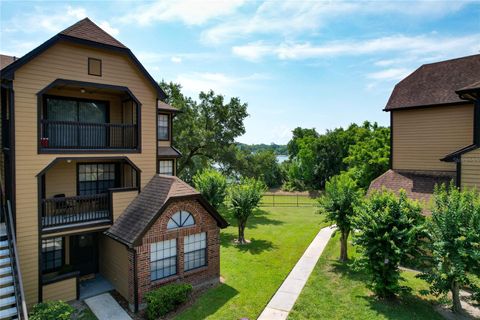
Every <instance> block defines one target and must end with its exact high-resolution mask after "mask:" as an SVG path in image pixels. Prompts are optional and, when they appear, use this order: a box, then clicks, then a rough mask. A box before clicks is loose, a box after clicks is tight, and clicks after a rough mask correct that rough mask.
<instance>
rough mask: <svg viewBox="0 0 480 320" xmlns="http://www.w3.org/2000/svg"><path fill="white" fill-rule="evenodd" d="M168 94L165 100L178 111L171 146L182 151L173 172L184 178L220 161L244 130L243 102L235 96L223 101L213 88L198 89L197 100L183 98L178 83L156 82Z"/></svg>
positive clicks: (188, 179)
mask: <svg viewBox="0 0 480 320" xmlns="http://www.w3.org/2000/svg"><path fill="white" fill-rule="evenodd" d="M160 85H161V87H162V88H163V89H164V90H165V92H166V93H167V95H168V99H167V101H166V102H167V103H169V104H171V105H172V106H174V107H176V108H178V109H179V110H181V111H182V113H180V114H179V115H177V116H176V117H175V119H174V127H173V131H174V137H175V142H174V144H175V146H176V147H177V148H178V149H179V150H180V151H181V152H182V154H183V157H182V158H180V159H179V164H178V170H177V173H178V175H179V176H181V177H182V178H184V179H185V180H187V181H191V178H192V177H193V175H194V174H195V173H196V171H198V170H201V169H204V168H205V167H207V166H208V165H209V164H212V163H214V162H221V159H220V156H221V155H223V154H224V152H223V150H225V149H226V148H228V147H230V146H231V145H232V144H234V140H235V138H237V137H239V136H241V135H242V134H244V133H245V126H244V124H243V120H244V119H245V118H246V117H247V116H248V113H247V104H246V103H242V102H241V101H240V99H239V98H231V99H230V101H228V102H225V99H224V97H223V96H222V95H218V94H215V93H214V92H213V91H211V90H210V91H209V92H206V93H205V92H200V94H199V99H198V100H199V101H198V102H196V101H194V100H192V99H191V98H188V97H185V96H184V95H183V94H182V92H181V86H180V85H179V84H175V83H165V82H162V83H160Z"/></svg>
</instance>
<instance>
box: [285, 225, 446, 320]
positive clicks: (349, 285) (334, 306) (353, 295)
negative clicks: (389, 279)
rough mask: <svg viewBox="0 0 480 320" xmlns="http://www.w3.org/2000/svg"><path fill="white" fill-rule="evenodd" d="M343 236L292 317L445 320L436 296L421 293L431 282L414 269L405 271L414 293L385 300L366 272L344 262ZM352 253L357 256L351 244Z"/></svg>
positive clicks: (317, 269)
mask: <svg viewBox="0 0 480 320" xmlns="http://www.w3.org/2000/svg"><path fill="white" fill-rule="evenodd" d="M339 247H340V245H339V235H338V234H337V235H336V237H335V238H334V239H332V240H330V242H329V244H328V245H327V247H326V248H325V251H324V252H323V254H322V256H321V257H320V260H319V262H318V263H317V265H316V267H315V269H314V271H313V273H312V275H311V276H310V278H309V279H308V282H307V284H306V285H305V287H304V289H303V291H302V293H301V295H300V297H299V299H298V300H297V302H296V304H295V306H294V308H293V311H292V312H291V313H290V316H289V319H295V320H298V319H398V320H400V319H405V320H407V319H408V320H410V319H432V320H434V319H439V320H440V319H443V318H442V317H440V316H439V315H438V314H437V313H436V312H435V311H434V310H433V308H432V304H431V303H432V302H433V301H434V298H433V297H423V296H420V295H419V290H422V289H426V288H427V284H426V283H425V282H424V281H423V280H420V279H417V278H415V275H414V274H413V273H412V272H403V276H404V278H405V279H406V285H407V286H409V287H411V288H413V289H414V290H413V291H412V294H409V295H405V296H402V297H401V299H399V301H397V302H382V301H379V300H377V299H376V298H375V297H373V295H372V292H371V291H370V290H369V289H368V288H367V286H366V284H367V283H368V278H367V277H366V275H365V274H364V273H362V272H356V271H354V270H352V268H351V267H349V266H345V265H341V264H340V263H339V262H338V261H337V259H338V256H339ZM350 255H355V252H354V250H353V249H352V248H351V247H350Z"/></svg>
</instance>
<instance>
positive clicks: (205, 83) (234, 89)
mask: <svg viewBox="0 0 480 320" xmlns="http://www.w3.org/2000/svg"><path fill="white" fill-rule="evenodd" d="M267 79H269V77H268V76H267V75H265V74H260V73H253V74H250V75H246V76H232V75H226V74H224V73H213V72H205V73H200V72H194V73H188V74H180V75H178V76H177V78H176V79H175V81H174V82H176V83H180V84H181V85H182V87H183V89H184V90H185V92H186V93H187V94H188V95H190V96H192V97H196V96H197V95H198V93H199V92H200V91H208V90H213V91H215V92H218V93H222V94H225V95H228V96H238V90H239V89H240V88H245V87H249V86H251V85H252V82H254V81H261V80H267Z"/></svg>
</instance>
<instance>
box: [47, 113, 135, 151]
mask: <svg viewBox="0 0 480 320" xmlns="http://www.w3.org/2000/svg"><path fill="white" fill-rule="evenodd" d="M41 132H42V136H41V138H40V147H41V148H42V149H135V148H137V146H138V136H137V125H135V124H121V123H88V122H74V121H54V120H41Z"/></svg>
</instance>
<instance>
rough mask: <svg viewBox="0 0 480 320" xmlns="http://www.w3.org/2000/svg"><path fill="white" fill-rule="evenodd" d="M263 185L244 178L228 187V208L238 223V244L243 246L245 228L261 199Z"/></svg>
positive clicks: (254, 180) (257, 181) (258, 181)
mask: <svg viewBox="0 0 480 320" xmlns="http://www.w3.org/2000/svg"><path fill="white" fill-rule="evenodd" d="M264 190H265V185H264V184H263V182H261V181H260V180H256V179H252V178H246V179H243V180H242V181H241V183H239V184H235V185H233V186H231V187H230V190H229V195H228V197H229V201H228V203H229V207H230V210H231V211H232V213H233V216H234V217H235V218H236V219H237V223H238V243H240V244H245V243H247V242H246V241H245V228H246V226H247V221H248V218H250V216H252V214H253V212H254V210H255V209H256V208H258V205H259V204H260V200H261V199H262V194H263V191H264Z"/></svg>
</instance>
